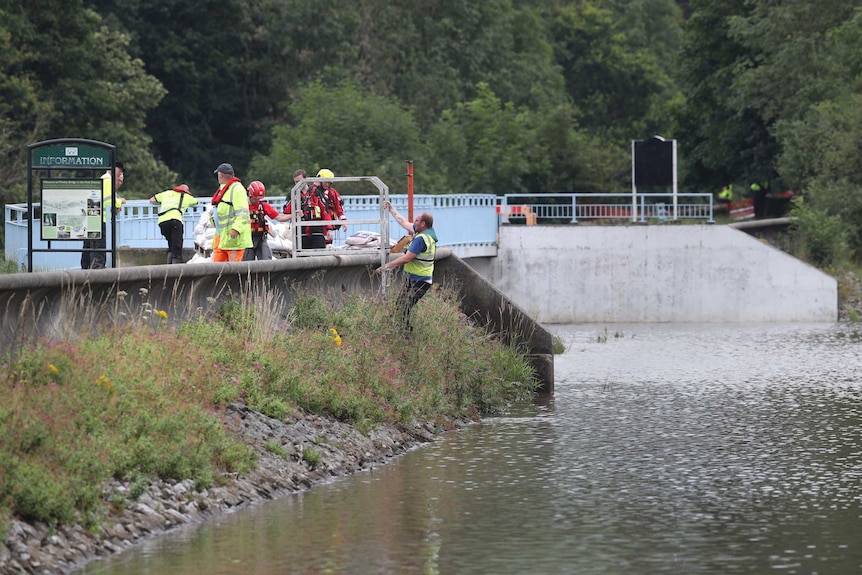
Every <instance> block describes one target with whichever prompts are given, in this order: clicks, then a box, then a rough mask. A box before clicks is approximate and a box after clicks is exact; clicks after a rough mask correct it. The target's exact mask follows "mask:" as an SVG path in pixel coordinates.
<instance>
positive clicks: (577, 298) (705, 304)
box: [489, 225, 838, 323]
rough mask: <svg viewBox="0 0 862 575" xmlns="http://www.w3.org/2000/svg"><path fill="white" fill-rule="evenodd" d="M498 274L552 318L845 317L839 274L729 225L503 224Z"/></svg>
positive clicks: (505, 287) (506, 287) (534, 310)
mask: <svg viewBox="0 0 862 575" xmlns="http://www.w3.org/2000/svg"><path fill="white" fill-rule="evenodd" d="M489 278H490V279H491V281H492V283H493V284H494V285H495V286H497V288H499V289H500V291H502V292H503V293H505V294H506V295H507V296H508V297H509V298H511V300H512V301H514V302H515V303H516V304H518V305H519V306H520V307H521V308H522V309H524V310H526V312H527V314H529V315H530V316H531V317H533V318H535V319H537V320H538V321H541V322H544V323H579V322H585V323H590V322H605V323H613V322H621V323H629V322H780V321H791V322H797V321H798V322H818V321H827V322H829V321H836V320H837V318H838V284H837V281H836V280H835V278H833V277H831V276H829V275H827V274H825V273H823V272H821V271H820V270H817V269H816V268H814V267H812V266H810V265H808V264H806V263H804V262H801V261H799V260H797V259H796V258H793V257H792V256H790V255H788V254H786V253H784V252H782V251H780V250H778V249H775V248H773V247H772V246H770V245H768V244H766V243H764V242H762V241H760V240H758V239H755V238H752V237H751V236H749V235H747V234H746V233H743V232H742V231H739V230H736V229H732V228H730V227H727V226H717V225H684V226H672V225H666V226H640V225H631V226H574V225H573V226H543V225H538V226H514V225H503V226H501V227H500V242H499V250H498V257H497V260H496V262H494V263H493V265H492V269H491V271H490V275H489Z"/></svg>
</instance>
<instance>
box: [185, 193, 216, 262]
mask: <svg viewBox="0 0 862 575" xmlns="http://www.w3.org/2000/svg"><path fill="white" fill-rule="evenodd" d="M213 211H214V208H213V206H212V205H209V206H207V208H206V209H205V210H204V212H203V213H202V214H201V217H200V219H199V220H198V223H197V225H196V226H195V255H193V256H192V259H190V260H189V261H188V263H190V264H197V263H206V262H211V261H213V238H214V237H215V224H214V223H213Z"/></svg>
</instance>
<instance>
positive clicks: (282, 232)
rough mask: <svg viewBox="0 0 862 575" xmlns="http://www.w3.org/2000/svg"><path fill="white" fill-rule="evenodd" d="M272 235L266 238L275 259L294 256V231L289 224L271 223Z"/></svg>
mask: <svg viewBox="0 0 862 575" xmlns="http://www.w3.org/2000/svg"><path fill="white" fill-rule="evenodd" d="M269 229H270V235H269V237H267V238H266V241H267V243H268V244H269V249H271V250H272V255H273V257H275V258H289V257H292V256H293V230H292V228H291V224H290V223H289V222H270V223H269Z"/></svg>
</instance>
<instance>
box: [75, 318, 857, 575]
mask: <svg viewBox="0 0 862 575" xmlns="http://www.w3.org/2000/svg"><path fill="white" fill-rule="evenodd" d="M551 329H552V331H554V332H555V333H556V334H557V335H558V336H559V337H560V338H561V339H562V340H563V342H564V343H565V344H566V347H567V351H566V352H565V354H564V355H562V356H557V358H556V362H555V367H556V374H557V381H556V393H555V395H554V397H553V398H552V399H545V400H544V401H540V402H538V403H537V404H536V405H529V406H521V407H519V408H518V409H516V410H514V411H513V413H512V414H510V415H509V416H508V417H501V418H494V419H489V420H485V421H484V422H483V423H481V424H480V425H476V426H475V427H472V428H469V429H466V430H462V431H459V432H457V433H452V434H449V435H447V436H445V437H443V438H442V439H441V440H439V441H437V442H436V443H435V444H433V445H430V446H427V447H424V448H422V449H419V450H417V451H413V452H411V453H409V454H407V455H405V456H403V457H401V458H399V459H398V460H396V461H394V462H392V463H390V464H388V465H386V466H384V467H381V468H378V469H375V470H374V471H372V472H365V473H361V474H358V475H354V476H352V477H349V478H342V479H339V480H337V481H334V482H332V483H329V484H327V485H323V486H319V487H315V488H313V489H311V490H310V491H308V492H305V493H301V494H296V495H292V496H289V497H286V498H284V499H281V500H279V501H275V502H270V503H266V504H263V505H260V506H257V507H254V508H252V509H248V510H245V511H241V512H238V513H235V514H233V515H229V516H226V517H223V518H221V519H219V520H218V521H216V522H213V523H210V524H207V525H200V526H195V527H192V528H187V529H185V530H182V531H179V532H176V533H172V534H169V535H167V536H165V537H162V538H160V539H158V540H156V541H153V542H150V543H147V544H146V545H145V546H141V547H139V548H136V549H135V550H132V551H131V552H129V553H126V554H123V555H120V556H117V557H115V558H112V559H110V560H107V561H101V562H97V563H93V564H91V565H90V566H89V567H87V568H86V569H85V570H83V571H81V572H80V573H87V574H96V573H98V574H100V575H105V574H127V575H128V574H145V573H146V574H177V575H183V574H206V575H218V574H240V573H243V574H245V573H254V574H260V575H273V574H285V573H303V574H318V573H356V574H365V573H369V574H370V573H381V574H384V573H385V574H390V573H391V574H396V573H397V574H412V573H421V574H435V573H439V574H462V573H466V574H472V573H477V574H479V573H481V574H486V573H493V574H520V573H530V574H540V573H549V574H550V573H573V574H593V573H595V574H599V573H601V574H630V573H643V574H653V573H674V574H678V573H710V574H712V573H714V574H725V573H794V574H795V573H806V574H812V573H820V574H827V573H828V574H839V575H840V574H851V573H853V574H855V573H860V572H862V427H860V423H862V357H860V356H862V354H860V351H862V343H860V342H862V332H860V331H857V328H855V327H853V326H847V325H832V324H830V325H810V324H805V325H777V326H776V325H765V326H764V325H742V326H740V325H673V324H662V325H642V324H640V325H612V326H608V327H607V328H604V326H597V325H588V326H584V325H566V326H551Z"/></svg>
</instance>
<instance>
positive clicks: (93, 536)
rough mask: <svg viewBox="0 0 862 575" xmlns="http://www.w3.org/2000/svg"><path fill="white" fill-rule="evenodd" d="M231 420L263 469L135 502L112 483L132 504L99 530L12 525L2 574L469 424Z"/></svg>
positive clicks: (294, 486)
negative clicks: (368, 425)
mask: <svg viewBox="0 0 862 575" xmlns="http://www.w3.org/2000/svg"><path fill="white" fill-rule="evenodd" d="M226 420H227V425H228V427H229V428H230V429H232V430H233V431H234V432H235V433H236V434H237V435H238V436H239V438H240V440H241V441H243V442H244V443H246V444H247V445H249V446H250V447H252V448H253V449H254V450H255V452H256V453H257V455H258V467H257V469H255V470H254V471H252V472H251V473H249V474H248V476H243V477H240V476H236V475H233V476H230V477H225V478H223V481H220V482H219V485H213V486H210V487H209V488H207V489H203V490H200V491H196V490H195V486H194V482H193V481H192V480H185V481H179V482H170V481H157V482H154V483H152V484H150V485H149V486H148V488H147V489H146V491H145V492H144V493H143V494H141V495H140V496H138V497H137V498H134V499H133V498H132V497H131V496H130V494H129V491H130V490H129V487H128V486H127V485H123V484H121V483H119V482H111V483H110V485H108V486H106V489H105V493H106V500H108V501H111V500H114V501H125V502H127V503H126V504H125V505H117V504H114V505H113V507H111V505H112V504H111V503H108V504H107V505H108V507H111V509H113V510H112V511H109V512H106V516H105V517H104V518H103V520H102V521H101V522H100V524H99V526H98V528H97V529H92V528H90V529H88V528H87V527H85V526H84V525H82V524H77V525H60V526H57V527H56V528H51V527H50V526H48V525H46V524H42V523H35V524H29V523H25V522H23V521H18V520H16V521H13V523H12V526H11V528H10V529H9V532H8V534H7V537H6V539H5V541H3V542H2V543H0V574H2V575H18V574H28V575H63V574H65V573H69V572H71V571H73V570H75V569H79V568H81V567H82V566H83V565H84V564H86V563H88V562H90V561H93V560H95V559H98V558H104V557H108V556H110V555H113V554H115V553H119V552H120V551H123V550H126V549H128V548H130V547H132V546H134V545H137V544H139V543H141V542H143V541H145V540H147V539H151V538H153V537H156V536H158V535H161V534H163V533H166V532H169V531H171V530H174V529H180V528H182V527H183V526H188V525H191V524H195V523H199V522H201V521H205V520H207V519H209V518H212V517H215V516H218V515H220V514H223V513H227V512H231V511H234V510H236V509H239V508H242V507H244V506H247V505H251V504H254V503H259V502H262V501H266V500H271V499H275V498H277V497H281V496H283V495H286V494H289V493H293V492H296V491H300V490H304V489H308V488H309V487H311V486H313V485H315V484H317V483H320V482H323V481H326V480H328V479H331V478H333V477H337V476H342V475H347V474H350V473H354V472H356V471H361V470H365V469H370V468H372V467H373V466H374V465H380V464H383V463H385V462H386V461H388V460H389V459H391V458H392V457H395V456H397V455H400V454H403V453H405V452H406V451H408V450H410V449H411V448H414V447H416V446H419V445H421V444H423V443H427V442H430V441H433V440H434V438H435V436H437V435H438V434H439V433H441V432H443V431H446V430H448V429H453V428H455V427H457V426H460V425H465V424H467V423H469V420H466V419H465V420H461V421H447V422H445V424H444V425H436V424H432V423H425V424H414V425H410V426H400V427H398V428H396V427H393V426H386V427H381V428H379V429H376V430H374V431H372V432H371V433H369V434H368V435H363V434H362V433H360V432H359V431H358V430H357V429H356V428H354V427H352V426H350V425H348V424H345V423H341V422H339V421H337V420H335V419H333V418H331V417H327V416H319V415H313V414H306V413H303V412H299V411H297V412H296V413H294V414H292V415H291V417H290V418H288V421H284V422H283V421H278V420H275V419H271V418H269V417H267V416H265V415H263V414H261V413H258V412H255V411H253V410H251V409H248V408H247V407H245V406H244V405H239V404H232V405H231V406H229V408H228V410H227V416H226ZM303 448H310V449H313V450H315V451H316V452H318V453H319V454H320V461H319V463H318V465H317V466H316V467H315V468H311V466H310V465H309V464H308V463H307V462H306V461H305V460H304V459H303V456H302V454H303ZM273 451H277V452H278V453H279V454H278V455H277V454H275V453H273Z"/></svg>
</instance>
